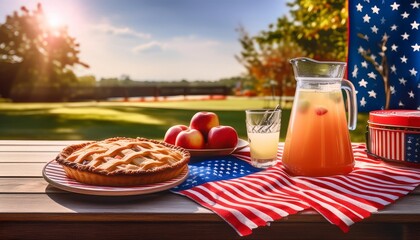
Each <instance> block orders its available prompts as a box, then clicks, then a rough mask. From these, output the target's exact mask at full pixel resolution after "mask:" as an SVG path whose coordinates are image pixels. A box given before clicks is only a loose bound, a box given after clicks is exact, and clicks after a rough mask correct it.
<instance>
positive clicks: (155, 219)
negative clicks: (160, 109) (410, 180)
mask: <svg viewBox="0 0 420 240" xmlns="http://www.w3.org/2000/svg"><path fill="white" fill-rule="evenodd" d="M70 143H75V142H71V141H0V239H1V240H5V239H77V240H79V239H94V238H96V239H274V238H276V239H382V240H384V239H420V188H417V189H416V190H415V191H414V192H412V193H411V194H409V195H408V196H405V197H403V198H402V199H400V200H399V201H398V202H397V203H395V204H393V205H391V206H389V207H387V208H385V209H384V210H382V211H380V212H378V213H375V214H373V215H372V216H371V217H370V218H368V219H365V220H364V221H362V222H359V223H356V224H354V225H353V226H352V227H351V229H350V232H349V233H346V234H345V233H343V232H341V230H339V229H338V227H336V226H334V225H332V224H330V223H328V222H327V221H326V220H325V219H324V218H323V217H322V216H320V215H319V214H318V213H316V212H313V211H305V212H302V213H299V214H296V215H292V216H289V217H288V218H284V219H282V220H280V221H276V222H274V223H272V224H271V226H269V227H261V228H258V229H255V230H254V233H253V234H252V235H250V236H247V237H242V238H241V237H239V236H238V235H237V233H236V232H235V231H234V230H233V229H232V228H231V227H230V226H229V225H228V224H227V223H226V222H224V221H223V220H222V219H221V218H220V217H218V216H217V215H216V214H214V213H212V212H210V211H209V210H207V209H205V208H203V207H201V206H199V205H197V204H196V203H194V202H193V201H191V200H189V199H187V198H185V197H182V196H178V195H175V194H172V193H170V192H160V193H154V194H148V195H140V196H125V197H103V196H89V195H81V194H75V193H69V192H65V191H61V190H59V189H56V188H54V187H52V186H50V185H49V184H48V183H47V182H46V181H45V180H44V179H43V178H42V169H43V167H44V165H45V164H46V163H47V162H48V161H50V160H52V159H53V158H54V157H55V156H56V155H57V153H58V152H59V151H60V150H61V149H62V148H63V147H64V146H66V145H68V144H70Z"/></svg>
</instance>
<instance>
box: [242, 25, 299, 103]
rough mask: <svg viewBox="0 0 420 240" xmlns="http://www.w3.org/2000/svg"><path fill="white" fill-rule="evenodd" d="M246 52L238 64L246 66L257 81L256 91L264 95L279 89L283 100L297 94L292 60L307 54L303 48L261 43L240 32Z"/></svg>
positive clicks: (256, 38) (282, 43)
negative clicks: (283, 97) (304, 53)
mask: <svg viewBox="0 0 420 240" xmlns="http://www.w3.org/2000/svg"><path fill="white" fill-rule="evenodd" d="M238 31H239V34H240V38H239V41H240V43H241V45H242V48H243V50H242V51H241V54H240V55H239V56H236V58H237V60H238V61H239V62H240V63H241V64H242V65H244V66H245V68H246V69H247V71H248V74H249V75H250V76H251V77H252V78H251V79H255V83H254V87H255V90H256V91H257V92H258V93H260V94H263V95H268V94H270V93H271V88H270V86H272V85H273V83H274V85H276V86H277V87H276V88H277V90H278V94H276V95H279V96H283V95H290V94H293V91H294V88H295V85H296V84H295V83H296V82H295V80H294V78H293V73H292V68H291V66H290V63H289V62H288V60H289V59H290V58H293V57H296V56H299V55H302V54H303V51H302V50H301V49H300V47H299V46H298V45H297V44H295V43H293V42H291V41H288V39H283V40H279V41H276V42H275V43H274V42H267V41H260V39H259V37H258V36H257V37H251V36H249V34H248V33H247V32H246V31H245V29H244V28H239V29H238Z"/></svg>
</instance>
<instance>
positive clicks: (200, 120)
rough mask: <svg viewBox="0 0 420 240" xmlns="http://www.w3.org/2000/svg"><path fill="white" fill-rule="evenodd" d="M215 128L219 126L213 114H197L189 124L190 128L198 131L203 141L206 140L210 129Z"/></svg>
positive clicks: (215, 115) (217, 118) (216, 117)
mask: <svg viewBox="0 0 420 240" xmlns="http://www.w3.org/2000/svg"><path fill="white" fill-rule="evenodd" d="M216 126H219V117H218V116H217V114H215V113H214V112H197V113H196V114H194V116H193V117H192V118H191V122H190V128H192V129H197V130H198V131H200V132H201V134H203V137H204V139H207V135H208V133H209V131H210V129H211V128H212V127H216Z"/></svg>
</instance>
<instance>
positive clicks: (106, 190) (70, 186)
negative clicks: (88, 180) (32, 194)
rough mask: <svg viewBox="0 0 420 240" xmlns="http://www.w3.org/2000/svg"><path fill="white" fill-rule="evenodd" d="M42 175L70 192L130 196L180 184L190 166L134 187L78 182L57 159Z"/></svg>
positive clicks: (56, 185)
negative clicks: (155, 181)
mask: <svg viewBox="0 0 420 240" xmlns="http://www.w3.org/2000/svg"><path fill="white" fill-rule="evenodd" d="M42 176H43V177H44V179H45V180H46V181H47V182H48V183H49V184H51V185H52V186H54V187H56V188H59V189H62V190H65V191H69V192H74V193H81V194H88V195H99V196H128V195H141V194H148V193H154V192H160V191H164V190H168V189H170V188H173V187H175V186H178V185H179V184H181V183H182V182H183V181H184V180H185V179H186V178H187V177H188V168H185V170H184V171H183V172H182V173H181V174H180V175H179V176H177V177H176V178H173V179H170V180H168V181H165V182H161V183H154V184H145V185H138V186H132V187H108V186H96V185H88V184H84V183H80V182H77V181H75V180H73V179H71V178H68V177H67V176H66V174H65V172H64V169H63V167H61V165H60V164H58V163H57V162H56V161H55V160H53V161H51V162H49V163H47V165H45V167H44V169H43V170H42Z"/></svg>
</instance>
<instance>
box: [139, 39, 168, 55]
mask: <svg viewBox="0 0 420 240" xmlns="http://www.w3.org/2000/svg"><path fill="white" fill-rule="evenodd" d="M165 48H166V44H165V43H161V42H157V41H151V42H148V43H144V44H140V45H137V46H135V47H134V48H133V49H132V51H133V52H134V53H141V52H156V51H158V52H160V51H162V50H164V49H165Z"/></svg>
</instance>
